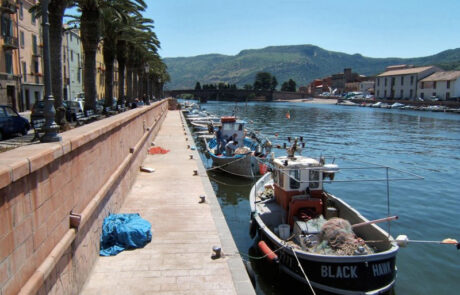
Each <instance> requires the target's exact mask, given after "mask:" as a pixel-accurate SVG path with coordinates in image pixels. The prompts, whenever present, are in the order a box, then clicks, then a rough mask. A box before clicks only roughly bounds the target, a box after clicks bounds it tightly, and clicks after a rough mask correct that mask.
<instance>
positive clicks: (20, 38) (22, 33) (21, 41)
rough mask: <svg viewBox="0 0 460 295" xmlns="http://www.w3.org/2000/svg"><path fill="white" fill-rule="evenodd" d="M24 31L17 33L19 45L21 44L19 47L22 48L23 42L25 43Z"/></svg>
mask: <svg viewBox="0 0 460 295" xmlns="http://www.w3.org/2000/svg"><path fill="white" fill-rule="evenodd" d="M24 39H25V38H24V31H21V32H20V33H19V42H20V45H21V48H24V44H25V40H24Z"/></svg>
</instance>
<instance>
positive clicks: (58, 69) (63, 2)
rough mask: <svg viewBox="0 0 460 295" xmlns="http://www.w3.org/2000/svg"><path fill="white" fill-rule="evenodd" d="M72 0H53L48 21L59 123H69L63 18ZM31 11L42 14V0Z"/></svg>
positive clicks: (62, 124)
mask: <svg viewBox="0 0 460 295" xmlns="http://www.w3.org/2000/svg"><path fill="white" fill-rule="evenodd" d="M73 2H74V1H71V0H51V1H50V2H49V5H48V21H49V24H50V27H49V36H50V44H52V46H50V58H51V60H52V61H53V62H52V63H51V85H52V90H53V93H52V94H53V97H54V108H55V109H56V118H55V121H56V123H57V124H58V125H60V126H61V127H62V126H65V125H66V124H67V121H66V118H65V108H64V107H63V105H62V91H63V86H62V36H63V18H64V12H65V10H66V9H67V8H70V7H72V6H74V3H73ZM30 12H31V13H34V14H35V15H37V16H40V15H41V2H38V3H37V4H36V5H34V6H32V8H31V9H30Z"/></svg>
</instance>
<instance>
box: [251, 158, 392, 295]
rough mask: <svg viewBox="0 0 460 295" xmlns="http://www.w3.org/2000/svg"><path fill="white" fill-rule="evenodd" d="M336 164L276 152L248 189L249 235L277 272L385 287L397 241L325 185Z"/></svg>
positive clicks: (316, 283)
mask: <svg viewBox="0 0 460 295" xmlns="http://www.w3.org/2000/svg"><path fill="white" fill-rule="evenodd" d="M294 150H295V149H294ZM338 169H339V167H338V166H337V165H334V164H326V163H325V160H324V158H320V159H313V158H309V157H305V156H294V152H291V153H290V154H289V155H288V156H283V157H277V158H275V159H274V160H273V162H272V171H273V172H270V173H267V174H265V175H264V176H263V177H261V178H260V179H259V180H258V181H257V183H256V184H255V185H254V186H253V188H252V190H251V193H250V197H249V202H250V207H251V227H250V234H251V237H255V236H257V240H258V241H259V242H258V248H259V250H261V251H262V254H265V256H266V257H267V258H268V259H270V260H271V261H273V262H275V263H274V265H276V267H278V268H279V270H280V271H283V272H285V273H286V274H288V275H289V276H291V277H293V278H295V279H297V280H299V281H301V282H303V283H305V284H307V283H308V284H309V285H310V286H311V287H312V288H314V289H316V290H321V291H326V292H331V293H335V294H381V293H384V292H387V291H389V290H390V289H391V288H392V287H393V285H394V283H395V279H396V254H397V252H398V249H399V247H398V245H397V243H396V242H395V240H394V239H393V237H391V236H390V235H389V234H388V233H387V232H386V231H384V230H383V229H382V228H380V227H379V226H377V225H376V224H375V223H376V221H375V222H373V221H369V220H367V219H366V218H365V217H364V216H362V215H361V214H360V213H359V212H358V211H357V210H355V209H354V208H352V207H351V206H350V205H348V204H347V203H346V202H345V201H343V200H342V199H340V198H338V197H336V196H334V195H332V194H330V193H328V192H326V191H325V190H324V188H323V184H324V183H326V182H330V181H331V180H333V179H334V175H335V174H336V173H337V172H338ZM328 178H329V179H331V180H328ZM393 219H394V218H393ZM384 220H385V221H387V220H391V217H388V218H385V219H384Z"/></svg>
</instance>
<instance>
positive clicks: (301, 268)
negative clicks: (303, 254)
mask: <svg viewBox="0 0 460 295" xmlns="http://www.w3.org/2000/svg"><path fill="white" fill-rule="evenodd" d="M290 248H291V250H292V253H294V257H295V259H296V260H297V265H298V266H299V268H300V270H301V271H302V273H303V276H304V277H305V279H306V280H307V283H308V286H310V290H311V292H312V293H313V295H316V293H315V290H313V287H312V285H311V283H310V280H309V279H308V276H307V274H306V273H305V271H304V270H303V267H302V264H300V260H299V258H298V257H297V254H296V253H295V251H294V248H292V247H290Z"/></svg>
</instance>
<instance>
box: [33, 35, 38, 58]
mask: <svg viewBox="0 0 460 295" xmlns="http://www.w3.org/2000/svg"><path fill="white" fill-rule="evenodd" d="M32 50H33V53H34V55H38V43H37V35H34V34H32Z"/></svg>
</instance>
